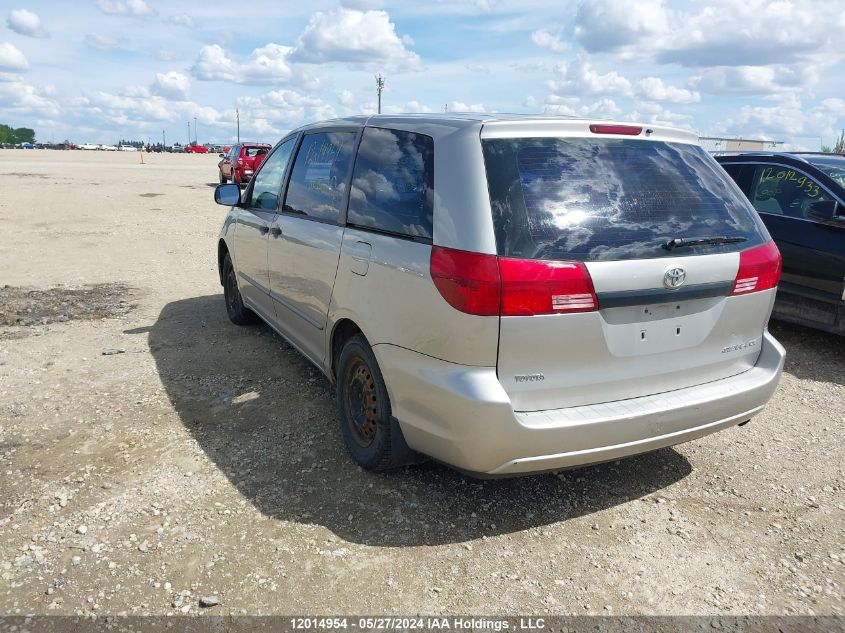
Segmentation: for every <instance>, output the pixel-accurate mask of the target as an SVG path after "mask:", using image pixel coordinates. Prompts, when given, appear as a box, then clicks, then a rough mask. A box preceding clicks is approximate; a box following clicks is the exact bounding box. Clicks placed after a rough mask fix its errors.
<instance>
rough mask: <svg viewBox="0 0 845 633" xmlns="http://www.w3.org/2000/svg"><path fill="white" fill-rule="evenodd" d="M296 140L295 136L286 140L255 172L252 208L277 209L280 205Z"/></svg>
mask: <svg viewBox="0 0 845 633" xmlns="http://www.w3.org/2000/svg"><path fill="white" fill-rule="evenodd" d="M295 141H296V139H295V138H292V139H290V140H287V141H285V142H284V143H282V144H281V145H279V147H278V149H277V150H276V151H275V152H273V153H272V154H271V155H270V157H269V158H268V159H267V160H265V161H264V162H263V163H261V169H260V170H259V172H258V173H257V174H255V179H254V181H255V182H254V184H253V186H252V192H251V193H250V197H249V206H250V207H251V208H253V209H263V210H265V211H275V210H276V209H277V208H278V207H279V196H280V195H281V191H282V179H283V178H284V175H285V167H287V165H288V161H289V160H290V155H291V152H293V146H294V143H295Z"/></svg>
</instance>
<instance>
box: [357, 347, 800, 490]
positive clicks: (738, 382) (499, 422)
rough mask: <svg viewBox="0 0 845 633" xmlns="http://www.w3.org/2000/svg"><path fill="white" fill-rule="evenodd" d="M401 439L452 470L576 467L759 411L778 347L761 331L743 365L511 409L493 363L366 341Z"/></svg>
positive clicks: (774, 377) (780, 356)
mask: <svg viewBox="0 0 845 633" xmlns="http://www.w3.org/2000/svg"><path fill="white" fill-rule="evenodd" d="M374 351H375V352H376V356H377V358H378V361H379V364H380V366H381V368H382V373H383V374H384V376H385V379H386V381H387V386H388V391H389V393H390V399H391V404H392V407H393V415H394V416H396V418H397V419H398V420H399V423H400V425H401V428H402V432H403V434H404V436H405V439H406V441H407V442H408V445H409V446H410V447H411V448H413V449H415V450H417V451H419V452H421V453H425V454H427V455H430V456H432V457H434V458H436V459H439V460H441V461H443V462H446V463H447V464H450V465H452V466H455V467H456V468H460V469H462V470H466V471H470V472H475V473H479V474H485V475H517V474H524V473H530V472H538V471H544V470H557V469H563V468H571V467H573V466H582V465H586V464H593V463H597V462H603V461H607V460H612V459H618V458H621V457H626V456H629V455H635V454H638V453H644V452H647V451H652V450H655V449H658V448H662V447H665V446H672V445H674V444H680V443H681V442H687V441H689V440H694V439H697V438H699V437H702V436H704V435H708V434H709V433H713V432H715V431H718V430H720V429H723V428H726V427H729V426H733V425H736V424H739V423H741V422H744V421H746V420H748V419H750V418H751V417H753V416H754V415H756V414H758V413H759V412H760V411H762V409H763V407H764V406H765V404H766V403H767V402H768V400H769V399H770V398H771V396H772V394H773V393H774V391H775V389H776V388H777V384H778V381H779V379H780V375H781V372H782V370H783V361H784V356H785V352H784V349H783V347H782V346H781V345H780V343H778V342H777V341H776V340H775V339H774V337H772V336H771V335H770V334H769V333H768V332H766V333H765V334H764V337H763V343H762V346H761V352H760V356H759V358H758V360H757V363H756V365H755V366H754V367H753V368H751V369H750V370H748V371H746V372H743V373H741V374H738V375H736V376H732V377H730V378H725V379H722V380H717V381H713V382H709V383H705V384H702V385H697V386H694V387H688V388H686V389H677V390H675V391H669V392H666V393H662V394H655V395H652V396H644V397H640V398H631V399H628V400H619V401H615V402H608V403H604V404H598V405H587V406H579V407H571V408H567V409H554V410H548V411H533V412H514V410H513V408H512V407H511V403H510V400H509V399H508V396H507V394H506V393H505V391H504V389H503V388H502V386H501V384H500V383H499V381H498V378H497V377H496V369H495V368H494V367H468V366H465V365H456V364H453V363H448V362H445V361H441V360H438V359H435V358H432V357H430V356H425V355H422V354H418V353H416V352H413V351H410V350H407V349H404V348H400V347H396V346H393V345H376V346H375V347H374Z"/></svg>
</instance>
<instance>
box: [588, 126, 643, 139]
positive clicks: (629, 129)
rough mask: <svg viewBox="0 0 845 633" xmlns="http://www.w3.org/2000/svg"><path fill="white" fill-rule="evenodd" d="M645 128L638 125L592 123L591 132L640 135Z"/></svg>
mask: <svg viewBox="0 0 845 633" xmlns="http://www.w3.org/2000/svg"><path fill="white" fill-rule="evenodd" d="M642 131H643V128H641V127H639V126H637V125H604V124H601V123H593V124H591V125H590V132H592V133H593V134H621V135H623V136H638V135H639V134H640V132H642Z"/></svg>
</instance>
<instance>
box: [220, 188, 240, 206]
mask: <svg viewBox="0 0 845 633" xmlns="http://www.w3.org/2000/svg"><path fill="white" fill-rule="evenodd" d="M214 201H215V202H216V203H217V204H222V205H224V206H227V207H234V206H236V205H239V204H240V203H241V188H240V187H239V186H238V185H235V184H227V185H217V187H215V189H214Z"/></svg>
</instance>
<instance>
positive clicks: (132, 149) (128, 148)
mask: <svg viewBox="0 0 845 633" xmlns="http://www.w3.org/2000/svg"><path fill="white" fill-rule="evenodd" d="M118 149H119V150H120V151H121V152H137V151H139V150H138V148H137V147H135V146H134V145H119V146H118Z"/></svg>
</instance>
